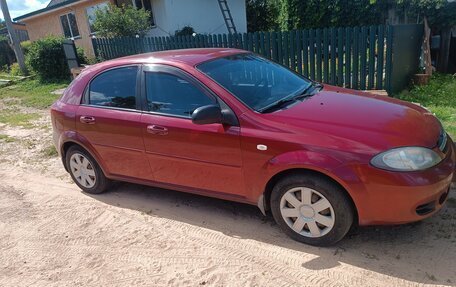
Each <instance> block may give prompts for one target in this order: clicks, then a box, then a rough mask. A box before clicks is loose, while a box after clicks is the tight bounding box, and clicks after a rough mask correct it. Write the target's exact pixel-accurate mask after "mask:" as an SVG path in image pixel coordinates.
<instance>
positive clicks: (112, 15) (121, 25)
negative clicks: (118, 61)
mask: <svg viewBox="0 0 456 287" xmlns="http://www.w3.org/2000/svg"><path fill="white" fill-rule="evenodd" d="M150 17H151V16H150V13H149V12H147V11H146V10H144V9H136V8H135V7H133V6H131V5H128V6H125V5H123V6H122V8H119V7H117V6H114V5H112V4H110V5H109V8H107V9H98V10H96V12H95V22H94V23H93V26H94V28H95V31H97V36H100V37H123V36H127V37H128V36H136V35H139V36H144V35H145V34H146V33H147V31H149V29H150Z"/></svg>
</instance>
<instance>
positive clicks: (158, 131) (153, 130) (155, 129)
mask: <svg viewBox="0 0 456 287" xmlns="http://www.w3.org/2000/svg"><path fill="white" fill-rule="evenodd" d="M147 132H148V133H150V134H154V135H162V136H164V135H167V134H168V129H167V128H165V127H162V126H157V125H150V126H147Z"/></svg>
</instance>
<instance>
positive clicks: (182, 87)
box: [146, 72, 216, 118]
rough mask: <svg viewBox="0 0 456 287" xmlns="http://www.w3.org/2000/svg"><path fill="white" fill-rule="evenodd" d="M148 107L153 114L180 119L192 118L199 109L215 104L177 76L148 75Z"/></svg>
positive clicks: (157, 73) (154, 73)
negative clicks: (178, 117)
mask: <svg viewBox="0 0 456 287" xmlns="http://www.w3.org/2000/svg"><path fill="white" fill-rule="evenodd" d="M146 94H147V105H148V109H149V111H151V112H157V113H162V114H168V115H173V116H180V117H188V118H189V117H191V115H192V113H193V111H194V110H196V109H197V108H199V107H202V106H206V105H211V104H215V103H216V101H215V99H213V98H210V97H208V96H207V95H206V94H205V93H203V92H202V91H201V90H200V89H198V88H197V87H195V86H194V85H193V84H191V83H189V82H188V81H186V80H184V79H182V78H180V77H177V76H175V75H171V74H167V73H161V72H152V73H146Z"/></svg>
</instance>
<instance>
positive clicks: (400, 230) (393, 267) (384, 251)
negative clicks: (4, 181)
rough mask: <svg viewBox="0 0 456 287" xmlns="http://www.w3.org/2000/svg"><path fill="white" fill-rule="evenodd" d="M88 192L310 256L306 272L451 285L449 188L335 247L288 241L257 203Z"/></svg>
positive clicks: (128, 189) (452, 206)
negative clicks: (444, 199) (430, 203)
mask: <svg viewBox="0 0 456 287" xmlns="http://www.w3.org/2000/svg"><path fill="white" fill-rule="evenodd" d="M89 196H91V197H93V198H94V199H96V200H99V201H101V202H104V203H106V204H109V205H113V206H118V207H120V208H126V209H131V210H137V211H140V212H142V213H143V214H145V215H149V216H154V217H160V218H166V219H170V220H175V221H179V222H182V223H186V224H191V225H194V226H199V227H202V228H206V229H210V230H214V231H218V232H222V233H223V234H225V235H227V236H231V237H236V238H242V239H251V240H256V241H260V242H264V243H267V244H272V245H274V246H280V247H282V248H286V249H288V250H291V251H296V252H298V253H303V254H312V255H315V257H314V259H311V260H308V261H305V262H304V263H303V264H302V267H303V268H306V269H310V270H325V269H331V268H335V267H337V266H339V265H341V264H349V265H353V266H356V267H358V268H362V269H365V270H368V271H372V272H375V273H379V274H380V275H387V276H392V277H395V278H399V279H403V280H406V281H409V282H404V284H405V285H409V284H410V283H412V284H417V283H418V284H419V283H425V284H432V285H434V284H435V285H441V284H443V285H449V286H456V271H455V270H456V200H455V192H454V190H453V192H452V193H450V199H449V202H448V204H447V205H446V206H445V207H444V208H443V209H442V210H441V212H439V213H438V214H436V215H434V216H433V217H431V218H429V219H426V220H424V221H422V222H419V223H414V224H407V225H402V226H384V227H362V228H357V229H355V230H354V231H352V232H350V233H349V234H348V235H347V237H346V238H345V239H343V240H342V241H341V242H339V243H338V244H337V245H335V246H332V247H327V248H318V247H313V246H309V245H305V244H301V243H298V242H295V241H293V240H291V239H290V238H288V237H287V236H286V235H285V234H284V233H282V232H281V231H280V229H279V227H278V226H277V225H276V224H275V222H274V220H273V218H272V216H270V215H269V216H266V217H265V216H263V215H262V214H261V213H260V211H259V210H258V208H257V207H255V206H250V205H246V204H240V203H234V202H228V201H223V200H218V199H214V198H208V197H202V196H197V195H192V194H186V193H180V192H177V191H172V190H165V189H159V188H153V187H146V186H141V185H135V184H128V183H117V184H116V185H115V186H114V187H113V188H112V190H111V191H110V192H108V193H105V194H101V195H89ZM312 257H313V256H312ZM303 258H304V257H303ZM379 278H381V276H380V277H379Z"/></svg>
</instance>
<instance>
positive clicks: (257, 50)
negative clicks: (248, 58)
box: [253, 32, 260, 54]
mask: <svg viewBox="0 0 456 287" xmlns="http://www.w3.org/2000/svg"><path fill="white" fill-rule="evenodd" d="M253 51H254V52H255V53H257V54H259V53H260V40H259V38H258V32H255V33H253Z"/></svg>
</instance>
